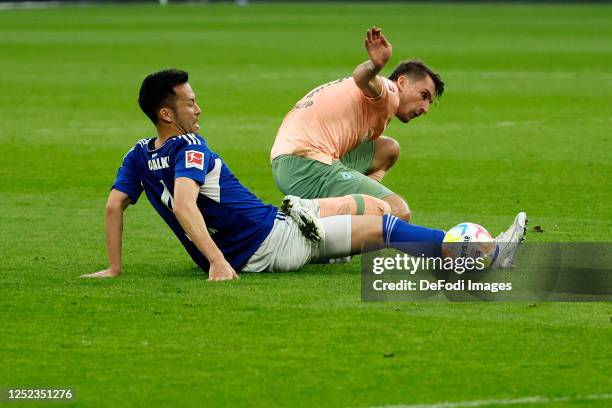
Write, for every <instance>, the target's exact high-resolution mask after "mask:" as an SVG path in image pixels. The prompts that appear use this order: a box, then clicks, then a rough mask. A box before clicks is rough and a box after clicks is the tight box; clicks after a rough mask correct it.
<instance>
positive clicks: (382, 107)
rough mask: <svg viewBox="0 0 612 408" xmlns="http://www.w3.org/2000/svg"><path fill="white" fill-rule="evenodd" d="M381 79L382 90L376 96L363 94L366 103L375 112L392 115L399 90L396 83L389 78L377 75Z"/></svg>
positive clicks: (397, 100) (395, 108)
mask: <svg viewBox="0 0 612 408" xmlns="http://www.w3.org/2000/svg"><path fill="white" fill-rule="evenodd" d="M378 78H380V80H381V81H382V90H381V92H380V95H378V96H377V97H376V98H370V97H368V96H366V95H364V97H365V99H366V101H367V104H368V105H370V108H371V109H373V110H374V111H376V112H380V113H383V114H387V115H393V114H395V112H396V111H397V106H398V104H399V92H398V90H397V85H396V84H395V82H393V81H391V80H390V79H387V78H383V77H378Z"/></svg>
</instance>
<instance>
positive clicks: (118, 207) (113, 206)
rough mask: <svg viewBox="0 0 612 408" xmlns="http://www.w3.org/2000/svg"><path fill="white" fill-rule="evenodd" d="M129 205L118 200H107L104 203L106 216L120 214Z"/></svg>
mask: <svg viewBox="0 0 612 408" xmlns="http://www.w3.org/2000/svg"><path fill="white" fill-rule="evenodd" d="M128 205H129V202H124V201H119V200H108V202H107V203H106V209H105V212H106V214H120V213H122V212H123V211H124V210H125V209H126V207H127V206H128Z"/></svg>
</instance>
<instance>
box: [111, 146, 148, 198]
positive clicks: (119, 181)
mask: <svg viewBox="0 0 612 408" xmlns="http://www.w3.org/2000/svg"><path fill="white" fill-rule="evenodd" d="M112 188H113V189H115V190H119V191H121V192H124V193H125V194H127V195H128V197H130V200H131V201H132V204H136V202H137V201H138V197H140V194H142V184H141V182H140V176H139V174H138V166H137V163H136V153H135V150H134V149H132V150H130V151H129V152H128V153H127V154H126V155H125V157H124V158H123V163H121V167H119V171H118V172H117V178H115V183H114V184H113V187H112Z"/></svg>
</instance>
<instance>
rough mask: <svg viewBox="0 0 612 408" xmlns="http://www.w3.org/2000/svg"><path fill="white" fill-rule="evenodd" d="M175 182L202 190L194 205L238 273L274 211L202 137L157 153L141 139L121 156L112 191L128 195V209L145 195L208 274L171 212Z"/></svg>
mask: <svg viewBox="0 0 612 408" xmlns="http://www.w3.org/2000/svg"><path fill="white" fill-rule="evenodd" d="M178 177H188V178H190V179H192V180H194V181H195V182H196V183H198V184H199V185H200V194H199V196H198V200H197V205H198V207H199V209H200V212H201V213H202V216H203V217H204V221H205V222H206V226H207V227H208V230H209V232H210V234H211V237H212V239H213V240H214V241H215V243H216V244H217V246H218V247H219V249H220V250H221V252H223V255H224V256H225V259H226V260H227V261H228V262H229V263H230V264H231V265H232V267H233V268H234V269H236V270H240V269H241V268H242V267H243V266H244V265H245V264H246V262H247V261H248V259H249V258H250V257H251V255H253V253H254V252H255V251H256V250H257V248H258V247H259V246H260V245H261V243H262V242H263V241H264V239H266V237H267V236H268V234H269V233H270V230H271V229H272V225H273V224H274V219H275V218H276V215H277V213H278V209H277V208H276V207H274V206H272V205H268V204H264V203H263V202H261V201H260V200H259V199H258V198H257V197H256V196H255V195H254V194H253V193H251V192H250V191H249V190H247V188H246V187H244V186H243V185H242V184H241V183H240V182H239V181H238V179H237V178H236V177H235V176H234V175H233V174H232V172H231V171H230V169H229V168H228V167H227V165H226V164H225V163H224V162H223V160H221V158H220V157H219V155H217V154H216V153H214V152H212V151H211V150H210V149H209V148H208V146H207V144H206V141H205V140H204V139H203V138H202V137H201V136H199V135H196V134H186V135H180V136H174V137H172V138H170V139H168V140H167V141H166V142H165V143H164V144H163V145H162V146H161V147H159V148H158V149H155V139H154V138H153V139H142V140H139V141H138V143H136V145H135V146H134V147H133V148H132V149H131V150H130V151H129V152H128V153H127V154H126V155H125V158H124V159H123V163H122V164H121V167H120V168H119V172H118V173H117V179H116V180H115V183H114V184H113V188H114V189H117V190H119V191H122V192H124V193H125V194H127V195H128V196H129V197H130V199H131V201H132V204H135V203H136V201H138V197H139V196H140V194H141V193H142V191H143V190H144V191H145V193H146V195H147V198H148V199H149V201H150V202H151V204H152V205H153V207H154V208H155V210H156V211H157V212H158V213H159V215H161V217H162V218H163V219H164V221H165V222H166V224H168V226H169V227H170V228H171V229H172V231H174V233H175V234H176V236H177V237H178V239H179V240H180V241H181V243H182V244H183V246H184V247H185V249H186V250H187V252H188V253H189V255H190V256H191V258H192V259H193V260H194V261H195V262H196V263H197V264H198V265H199V266H200V267H201V268H203V269H204V270H208V267H209V264H208V261H207V260H206V258H205V257H204V255H203V254H202V253H201V252H200V251H199V250H198V249H197V247H196V246H195V244H194V243H193V242H191V240H190V238H189V237H188V236H187V234H185V231H184V230H183V228H182V227H181V225H180V224H179V222H178V220H177V219H176V217H175V216H174V213H173V212H172V207H173V192H174V180H175V179H176V178H178Z"/></svg>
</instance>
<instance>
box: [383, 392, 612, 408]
mask: <svg viewBox="0 0 612 408" xmlns="http://www.w3.org/2000/svg"><path fill="white" fill-rule="evenodd" d="M609 399H612V394H593V395H586V396H583V397H556V398H549V397H540V396H535V397H524V398H515V399H492V400H474V401H460V402H438V403H434V404H413V405H404V404H400V405H381V406H375V407H372V408H470V407H482V406H492V405H514V404H548V403H551V402H569V401H594V400H609Z"/></svg>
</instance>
